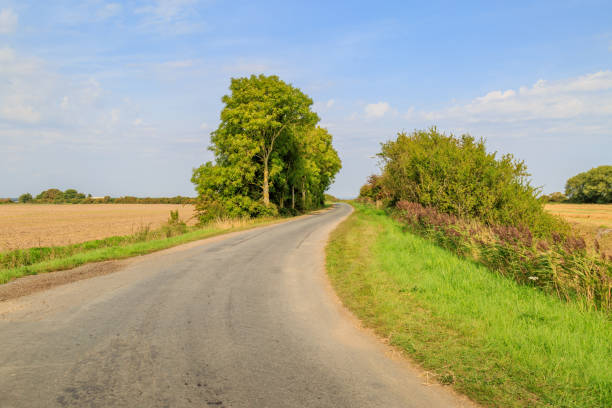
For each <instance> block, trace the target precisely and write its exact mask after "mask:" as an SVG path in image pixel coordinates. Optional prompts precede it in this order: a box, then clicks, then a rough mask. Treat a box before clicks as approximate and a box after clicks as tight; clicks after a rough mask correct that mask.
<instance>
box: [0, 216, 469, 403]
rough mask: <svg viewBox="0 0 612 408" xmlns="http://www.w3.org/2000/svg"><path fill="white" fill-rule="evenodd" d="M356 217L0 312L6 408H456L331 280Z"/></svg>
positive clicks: (164, 258)
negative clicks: (327, 262)
mask: <svg viewBox="0 0 612 408" xmlns="http://www.w3.org/2000/svg"><path fill="white" fill-rule="evenodd" d="M350 211H351V209H350V207H349V206H348V205H346V204H338V205H335V206H334V208H333V209H331V210H330V211H325V212H322V213H320V214H316V215H312V216H308V217H303V218H300V219H297V220H294V221H291V222H287V223H283V224H278V225H274V226H270V227H264V228H260V229H255V230H251V231H246V232H243V233H239V234H235V235H232V236H230V237H228V238H225V239H222V240H213V241H203V242H202V243H201V244H198V245H194V246H192V247H190V248H188V249H184V250H178V251H177V250H175V251H168V252H166V253H163V254H154V255H150V256H146V257H142V259H141V260H139V261H138V262H135V263H133V264H130V265H128V266H127V267H126V268H125V269H124V270H122V271H120V272H117V273H114V274H110V275H105V276H99V277H96V278H92V279H89V280H84V281H79V282H75V283H72V284H69V285H64V286H59V287H56V288H53V289H50V290H48V291H45V292H40V293H37V294H34V295H30V296H26V297H23V298H19V299H14V300H11V301H7V302H2V303H1V304H0V345H1V346H0V407H53V406H58V407H206V406H216V407H351V408H353V407H455V406H468V405H471V404H470V403H469V402H468V401H467V400H465V399H462V398H460V397H457V396H455V395H454V394H452V393H450V392H449V391H447V390H446V389H445V388H442V387H440V386H432V387H428V386H425V385H423V384H422V383H423V382H424V380H423V378H421V377H419V376H418V375H417V373H416V372H415V371H414V370H412V369H410V368H409V367H408V366H407V365H406V363H404V362H402V361H398V360H397V359H391V358H388V357H386V356H385V352H384V351H385V348H384V346H383V345H382V344H380V343H379V342H378V341H376V339H374V338H373V337H372V336H370V335H369V334H367V333H365V332H364V331H362V330H360V329H359V328H357V327H355V324H354V322H353V321H352V320H351V319H350V318H348V317H347V316H346V312H343V310H342V309H341V307H339V305H338V304H337V301H336V300H335V298H334V296H333V294H331V293H330V291H329V287H328V282H327V280H326V277H325V274H324V270H323V268H324V250H323V249H324V245H325V242H326V240H327V237H328V234H329V232H330V231H331V230H332V229H333V228H334V227H335V226H336V225H337V224H338V223H339V222H340V221H341V220H342V219H343V218H344V217H345V216H347V215H348V214H349V213H350Z"/></svg>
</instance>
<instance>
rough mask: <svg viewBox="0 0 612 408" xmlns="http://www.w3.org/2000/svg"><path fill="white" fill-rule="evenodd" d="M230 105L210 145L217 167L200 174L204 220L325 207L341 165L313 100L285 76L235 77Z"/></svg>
mask: <svg viewBox="0 0 612 408" xmlns="http://www.w3.org/2000/svg"><path fill="white" fill-rule="evenodd" d="M222 101H223V103H224V104H225V107H224V108H223V110H222V111H221V123H220V124H219V127H218V128H217V129H216V130H215V131H214V132H212V134H211V146H210V147H209V149H210V150H211V151H212V152H213V153H214V156H215V162H214V163H213V162H208V163H206V164H204V165H202V166H200V167H198V168H197V169H194V172H193V177H192V182H193V183H194V184H195V186H196V190H197V191H198V195H199V203H198V210H199V211H200V214H201V218H202V219H203V220H206V219H208V218H214V217H216V216H232V217H235V216H244V215H247V216H259V215H265V214H274V213H276V212H277V211H278V210H279V209H281V210H288V209H291V210H293V211H297V210H305V209H307V208H312V207H316V206H318V205H321V204H322V203H323V201H324V192H325V190H326V189H327V188H328V187H329V186H330V184H331V183H332V182H333V180H334V177H335V175H336V173H337V172H338V171H339V170H340V167H341V164H340V159H339V157H338V154H337V152H336V151H335V150H334V148H333V146H332V136H331V135H330V134H329V132H328V131H327V130H326V129H324V128H321V127H317V126H316V125H317V123H318V121H319V117H318V116H317V114H316V113H315V112H313V111H312V99H310V98H309V97H308V96H307V95H305V94H304V93H303V92H302V91H300V90H299V89H298V88H295V87H293V86H292V85H290V84H287V83H285V82H283V81H281V80H280V79H279V78H278V77H277V76H265V75H259V76H255V75H252V76H251V77H249V78H233V79H232V80H231V84H230V94H229V95H225V96H224V97H223V98H222ZM296 193H297V194H298V197H297V198H296Z"/></svg>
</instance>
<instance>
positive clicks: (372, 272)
mask: <svg viewBox="0 0 612 408" xmlns="http://www.w3.org/2000/svg"><path fill="white" fill-rule="evenodd" d="M355 210H356V211H355V212H354V213H353V214H352V215H351V216H350V217H349V218H348V219H347V220H346V221H345V222H344V223H342V224H341V225H340V226H339V227H338V228H337V229H336V231H334V232H333V233H332V236H331V240H330V243H329V245H328V247H327V270H328V273H329V276H330V279H331V281H332V284H333V285H334V287H335V289H336V291H337V293H338V295H339V296H340V298H341V299H342V300H343V302H344V304H345V305H346V306H347V307H348V308H349V309H350V310H352V311H353V312H354V313H355V314H356V315H357V316H358V317H359V318H360V319H362V320H363V322H364V324H365V325H366V326H368V327H371V328H373V329H374V330H375V331H376V332H377V333H378V334H379V335H380V336H383V337H385V338H388V339H389V341H390V343H391V344H392V345H394V346H397V347H398V348H400V349H401V350H403V351H404V352H405V353H406V354H407V355H408V356H410V357H411V358H412V359H413V360H415V361H417V362H418V363H420V364H421V365H422V366H423V367H424V368H425V369H427V370H429V371H432V372H434V373H435V375H436V376H437V379H438V381H439V382H440V383H442V384H452V385H453V387H454V388H455V389H456V390H457V391H459V392H462V393H464V394H466V395H468V396H469V397H471V398H473V399H474V400H475V401H478V402H480V403H482V404H483V405H486V406H491V407H581V408H583V407H610V406H612V369H611V365H610V362H611V361H612V340H611V339H612V322H610V320H609V317H608V316H606V314H604V313H601V312H596V311H588V310H584V308H581V307H580V305H578V304H574V303H566V302H563V301H561V300H559V299H557V298H554V297H553V296H550V295H547V294H545V293H542V292H541V291H538V290H537V289H534V288H530V287H526V286H521V285H519V284H517V283H515V282H514V281H512V280H510V279H507V278H503V277H501V276H499V275H497V274H495V273H493V272H491V271H489V270H487V269H486V268H485V267H483V266H481V265H478V264H476V263H474V262H471V261H469V260H466V259H461V258H459V257H457V256H456V255H454V254H452V253H450V252H448V251H446V250H444V249H442V248H440V247H437V246H436V245H435V244H433V243H431V242H429V241H427V240H425V239H423V238H421V237H418V236H416V235H413V234H410V233H406V232H404V231H403V230H402V227H401V225H400V224H399V223H397V222H396V221H394V220H392V219H391V218H389V217H388V216H386V215H385V214H384V213H383V212H382V211H377V210H375V209H373V208H370V207H364V206H361V205H355Z"/></svg>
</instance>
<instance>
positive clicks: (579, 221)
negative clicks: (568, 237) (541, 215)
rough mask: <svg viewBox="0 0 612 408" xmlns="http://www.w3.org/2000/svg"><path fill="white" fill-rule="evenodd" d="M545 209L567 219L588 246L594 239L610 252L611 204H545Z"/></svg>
mask: <svg viewBox="0 0 612 408" xmlns="http://www.w3.org/2000/svg"><path fill="white" fill-rule="evenodd" d="M546 209H547V210H548V211H549V212H551V213H553V214H556V215H559V216H561V217H563V218H564V219H566V220H567V221H569V222H570V224H572V226H573V227H574V229H575V230H576V231H578V232H579V234H580V235H581V236H582V237H583V238H585V240H586V241H587V243H588V244H589V246H591V245H592V243H593V241H594V240H595V239H596V240H597V241H598V243H599V245H600V247H601V248H602V250H604V251H606V252H608V253H609V252H612V204H546Z"/></svg>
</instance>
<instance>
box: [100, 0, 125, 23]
mask: <svg viewBox="0 0 612 408" xmlns="http://www.w3.org/2000/svg"><path fill="white" fill-rule="evenodd" d="M122 9H123V7H122V6H121V4H120V3H106V4H105V5H104V6H103V7H102V8H100V9H99V10H98V13H97V14H98V18H101V19H103V20H105V19H107V18H110V17H114V16H116V15H117V14H119V13H121V10H122Z"/></svg>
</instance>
